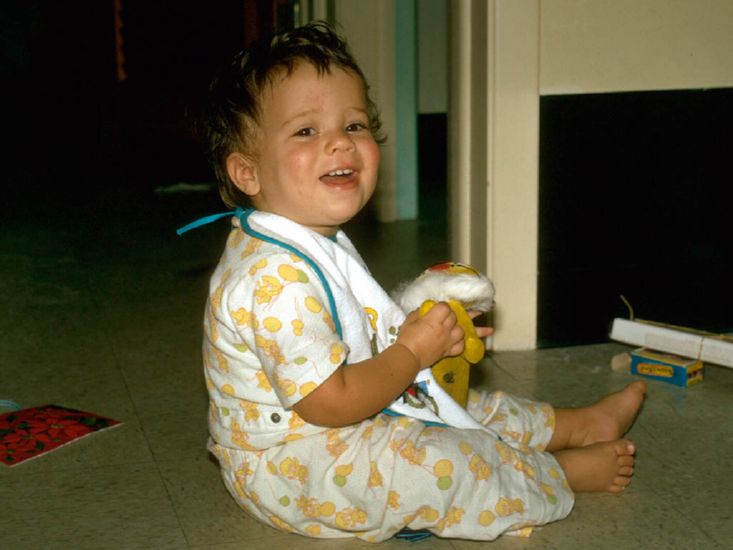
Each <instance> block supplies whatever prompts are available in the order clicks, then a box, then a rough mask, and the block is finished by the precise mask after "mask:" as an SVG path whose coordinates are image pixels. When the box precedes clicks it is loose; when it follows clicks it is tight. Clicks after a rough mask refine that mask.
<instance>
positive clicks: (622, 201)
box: [538, 89, 733, 346]
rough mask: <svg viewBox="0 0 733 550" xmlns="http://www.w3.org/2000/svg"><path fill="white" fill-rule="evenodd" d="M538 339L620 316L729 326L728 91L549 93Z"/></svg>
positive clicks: (597, 328)
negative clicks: (629, 307)
mask: <svg viewBox="0 0 733 550" xmlns="http://www.w3.org/2000/svg"><path fill="white" fill-rule="evenodd" d="M540 128H541V130H540V221H539V228H540V235H539V288H538V293H539V318H538V343H539V345H540V346H557V345H573V344H586V343H594V342H601V341H605V340H607V339H608V333H609V328H610V325H611V322H612V320H613V318H614V317H627V316H628V311H627V308H626V307H625V306H624V304H623V302H622V301H621V299H620V296H621V295H623V296H625V297H626V299H627V300H628V301H629V302H630V304H631V305H632V306H633V308H634V312H635V314H636V315H637V316H638V317H640V318H644V319H649V320H655V321H660V322H666V323H672V324H677V325H682V326H689V327H693V328H698V329H703V330H710V331H719V332H724V331H731V330H733V310H732V309H731V306H733V285H732V284H731V281H733V265H732V263H733V262H731V260H733V244H732V243H733V238H732V231H731V229H732V228H733V226H732V224H731V206H732V205H733V203H732V202H731V193H730V181H731V150H733V138H731V128H733V89H716V90H689V91H664V92H641V93H614V94H594V95H569V96H546V97H543V98H542V99H541V122H540Z"/></svg>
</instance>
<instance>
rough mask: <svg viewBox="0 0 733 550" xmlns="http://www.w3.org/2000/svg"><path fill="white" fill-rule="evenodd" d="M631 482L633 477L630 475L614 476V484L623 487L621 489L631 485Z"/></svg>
mask: <svg viewBox="0 0 733 550" xmlns="http://www.w3.org/2000/svg"><path fill="white" fill-rule="evenodd" d="M630 483H631V477H629V476H616V477H615V478H613V485H614V486H616V487H621V489H622V490H623V489H625V488H626V487H628V486H629V484H630Z"/></svg>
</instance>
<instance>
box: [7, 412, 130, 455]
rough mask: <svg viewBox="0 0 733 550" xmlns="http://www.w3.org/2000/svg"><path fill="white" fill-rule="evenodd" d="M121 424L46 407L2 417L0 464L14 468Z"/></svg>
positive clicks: (90, 414)
mask: <svg viewBox="0 0 733 550" xmlns="http://www.w3.org/2000/svg"><path fill="white" fill-rule="evenodd" d="M119 423H120V422H119V421H118V420H113V419H111V418H106V417H104V416H99V415H96V414H92V413H88V412H84V411H79V410H76V409H69V408H66V407H60V406H58V405H45V406H43V407H34V408H31V409H24V410H22V411H15V412H10V413H6V414H2V415H0V462H2V463H3V464H6V465H10V466H14V465H16V464H20V463H21V462H23V461H24V460H28V459H29V458H34V457H36V456H39V455H41V454H43V453H47V452H49V451H52V450H54V449H56V448H58V447H60V446H61V445H65V444H66V443H69V442H71V441H74V440H75V439H78V438H80V437H84V436H85V435H88V434H90V433H93V432H97V431H100V430H103V429H106V428H110V427H112V426H116V425H117V424H119Z"/></svg>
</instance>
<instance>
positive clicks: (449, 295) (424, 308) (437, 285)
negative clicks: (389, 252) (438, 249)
mask: <svg viewBox="0 0 733 550" xmlns="http://www.w3.org/2000/svg"><path fill="white" fill-rule="evenodd" d="M396 299H397V301H398V302H399V303H400V305H401V306H402V309H403V310H404V311H405V312H410V311H413V310H415V309H418V310H419V313H420V315H421V316H422V315H425V314H426V313H427V312H428V311H430V309H432V307H433V306H434V305H435V304H436V303H437V302H446V303H447V304H448V305H449V306H450V308H451V309H452V310H453V312H454V313H455V315H456V318H457V319H458V324H459V325H460V327H461V328H462V329H463V332H464V341H465V347H464V350H463V353H461V355H458V356H456V357H445V358H443V359H441V360H440V361H438V362H437V363H436V364H435V365H433V366H432V367H431V370H432V372H433V376H434V378H435V380H436V381H437V382H438V384H440V386H441V387H442V388H443V389H444V390H445V391H446V392H447V393H448V395H450V396H451V397H452V398H453V399H454V400H455V401H456V402H457V403H459V404H460V405H461V406H462V407H464V408H465V407H466V405H467V403H468V387H469V374H470V369H471V365H473V364H476V363H478V362H479V361H480V360H481V359H483V357H484V353H485V348H484V344H483V342H482V341H481V339H480V338H478V336H477V335H476V329H475V327H474V325H473V320H472V319H471V317H470V316H469V315H468V313H467V311H480V312H483V313H485V312H487V311H489V310H490V309H491V306H492V305H493V299H494V285H493V283H492V282H491V280H490V279H489V278H488V277H486V276H485V275H482V274H481V273H479V272H478V271H476V270H475V269H474V268H472V267H471V266H468V265H465V264H460V263H455V262H447V263H442V264H437V265H434V266H432V267H430V268H428V269H426V270H425V271H424V272H423V273H422V274H421V275H420V276H419V277H418V278H417V279H415V280H414V281H412V282H411V283H408V284H407V285H404V286H403V287H402V289H400V290H399V291H398V293H397V295H396Z"/></svg>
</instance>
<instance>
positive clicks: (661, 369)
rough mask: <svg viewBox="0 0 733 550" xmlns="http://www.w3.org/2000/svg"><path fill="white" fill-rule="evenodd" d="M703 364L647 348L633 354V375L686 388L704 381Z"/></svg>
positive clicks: (696, 360)
mask: <svg viewBox="0 0 733 550" xmlns="http://www.w3.org/2000/svg"><path fill="white" fill-rule="evenodd" d="M703 371H704V369H703V362H702V361H700V360H699V359H689V358H688V357H680V356H679V355H672V354H670V353H662V352H659V351H653V350H650V349H646V348H639V349H637V350H634V351H632V352H631V374H638V375H640V376H645V377H646V378H652V379H654V380H661V381H662V382H669V383H670V384H675V385H677V386H682V387H683V388H686V387H688V386H693V385H694V384H697V383H699V382H702V379H703Z"/></svg>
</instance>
